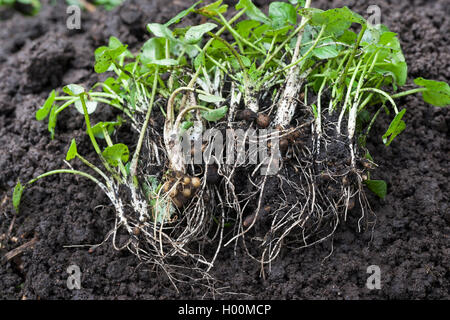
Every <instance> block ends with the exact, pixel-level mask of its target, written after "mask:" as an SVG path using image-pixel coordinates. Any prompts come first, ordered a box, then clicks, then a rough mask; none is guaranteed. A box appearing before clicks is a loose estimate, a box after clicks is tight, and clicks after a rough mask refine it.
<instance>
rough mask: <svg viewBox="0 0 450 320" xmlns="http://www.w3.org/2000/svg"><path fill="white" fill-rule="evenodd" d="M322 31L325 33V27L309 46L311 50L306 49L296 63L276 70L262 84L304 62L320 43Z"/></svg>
mask: <svg viewBox="0 0 450 320" xmlns="http://www.w3.org/2000/svg"><path fill="white" fill-rule="evenodd" d="M324 31H325V25H323V26H322V28H321V29H320V32H319V35H318V36H317V39H316V41H314V44H313V45H312V46H311V48H309V49H308V51H306V52H305V54H304V55H303V56H302V57H301V58H299V59H298V60H297V61H295V62H293V63H291V64H289V65H287V66H286V67H284V68H282V69H278V70H275V71H274V72H272V73H270V74H269V75H268V76H266V77H264V79H263V81H262V82H263V83H264V82H266V81H268V80H269V79H270V78H272V77H273V76H275V75H277V74H278V73H281V72H284V71H286V70H289V69H291V68H292V67H295V66H296V65H298V64H299V63H300V62H302V61H303V60H305V59H306V58H307V57H308V55H309V54H310V53H311V52H312V51H313V50H314V49H315V47H316V46H317V44H318V43H319V41H320V39H321V37H322V34H323V32H324Z"/></svg>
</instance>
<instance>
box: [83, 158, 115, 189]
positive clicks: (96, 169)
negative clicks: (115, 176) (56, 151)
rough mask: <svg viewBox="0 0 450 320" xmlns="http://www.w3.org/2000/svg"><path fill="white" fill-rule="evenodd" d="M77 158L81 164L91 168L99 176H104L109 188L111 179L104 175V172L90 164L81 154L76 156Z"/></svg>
mask: <svg viewBox="0 0 450 320" xmlns="http://www.w3.org/2000/svg"><path fill="white" fill-rule="evenodd" d="M76 157H77V158H78V159H80V160H81V162H83V163H84V164H85V165H87V166H88V167H89V168H91V169H92V170H94V171H95V172H97V173H98V174H99V175H101V176H102V178H103V179H105V182H106V184H107V185H108V186H109V179H108V177H107V176H106V174H104V173H103V171H102V170H100V169H99V168H98V167H97V166H95V165H93V164H92V163H90V162H89V161H88V160H87V159H85V158H84V157H83V156H81V155H80V154H78V153H77V154H76Z"/></svg>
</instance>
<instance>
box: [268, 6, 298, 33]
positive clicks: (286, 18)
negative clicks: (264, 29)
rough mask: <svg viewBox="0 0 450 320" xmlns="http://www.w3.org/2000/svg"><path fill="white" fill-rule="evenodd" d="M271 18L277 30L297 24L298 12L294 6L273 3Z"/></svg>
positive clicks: (270, 11)
mask: <svg viewBox="0 0 450 320" xmlns="http://www.w3.org/2000/svg"><path fill="white" fill-rule="evenodd" d="M269 18H270V19H271V20H272V25H273V27H274V28H275V29H279V28H280V27H283V26H285V25H288V24H291V25H295V24H297V12H296V11H295V8H294V6H292V5H291V4H289V3H286V2H272V3H271V4H270V6H269Z"/></svg>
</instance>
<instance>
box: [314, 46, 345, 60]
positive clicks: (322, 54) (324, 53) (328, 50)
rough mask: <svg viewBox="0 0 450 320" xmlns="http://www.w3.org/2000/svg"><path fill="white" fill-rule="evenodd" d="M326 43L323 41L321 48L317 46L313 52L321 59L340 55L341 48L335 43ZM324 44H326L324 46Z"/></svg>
mask: <svg viewBox="0 0 450 320" xmlns="http://www.w3.org/2000/svg"><path fill="white" fill-rule="evenodd" d="M325 44H326V43H321V44H320V45H321V47H320V48H315V49H314V50H313V51H312V54H313V55H314V56H316V57H317V58H319V59H331V58H335V57H337V56H338V55H339V50H338V49H337V46H336V45H335V44H332V43H331V44H330V45H325ZM322 45H324V46H323V47H322Z"/></svg>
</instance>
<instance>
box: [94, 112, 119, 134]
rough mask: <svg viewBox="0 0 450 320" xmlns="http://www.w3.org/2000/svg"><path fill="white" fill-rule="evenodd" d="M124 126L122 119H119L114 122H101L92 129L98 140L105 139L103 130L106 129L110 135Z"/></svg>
mask: <svg viewBox="0 0 450 320" xmlns="http://www.w3.org/2000/svg"><path fill="white" fill-rule="evenodd" d="M120 125H122V118H120V117H118V119H117V121H114V122H99V123H97V124H96V125H95V126H93V127H92V133H93V134H94V136H95V137H96V138H99V139H105V135H104V132H103V128H105V129H106V130H107V132H108V134H109V135H111V134H113V133H114V129H115V128H116V127H118V126H120Z"/></svg>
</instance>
